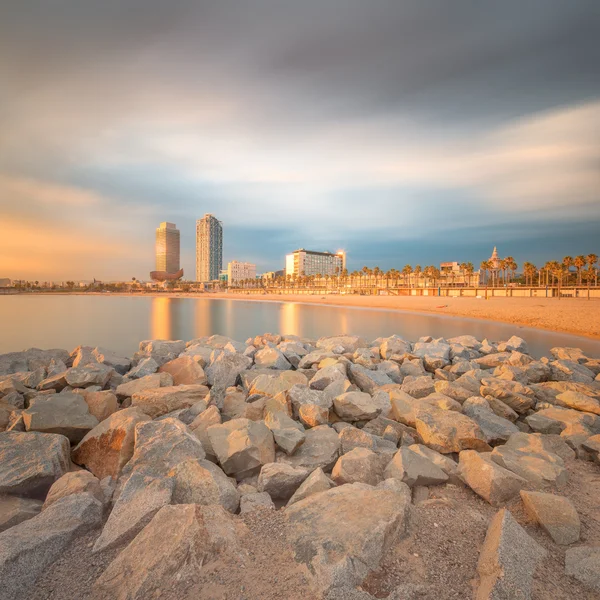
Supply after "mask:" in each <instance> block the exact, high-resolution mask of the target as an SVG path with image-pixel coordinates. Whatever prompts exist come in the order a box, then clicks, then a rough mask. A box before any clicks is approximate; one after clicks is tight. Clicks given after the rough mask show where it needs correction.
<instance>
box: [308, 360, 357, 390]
mask: <svg viewBox="0 0 600 600" xmlns="http://www.w3.org/2000/svg"><path fill="white" fill-rule="evenodd" d="M346 381H348V377H347V374H346V365H345V364H343V363H340V362H336V363H335V364H332V365H328V366H326V367H323V368H322V369H319V370H318V371H317V372H316V373H315V375H314V377H313V378H312V379H311V380H310V382H309V384H308V385H309V386H310V388H311V389H313V390H324V389H326V388H327V387H328V386H330V385H331V384H332V383H335V382H346Z"/></svg>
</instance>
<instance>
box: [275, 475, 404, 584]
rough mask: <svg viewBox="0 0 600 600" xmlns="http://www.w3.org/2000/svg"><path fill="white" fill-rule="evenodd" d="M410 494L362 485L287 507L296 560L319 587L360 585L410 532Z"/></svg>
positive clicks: (313, 497)
mask: <svg viewBox="0 0 600 600" xmlns="http://www.w3.org/2000/svg"><path fill="white" fill-rule="evenodd" d="M409 510H410V496H409V497H408V498H407V497H406V496H405V495H402V494H400V493H397V492H395V491H391V490H386V489H375V488H372V487H370V486H366V485H364V484H358V483H355V484H350V485H343V486H340V487H337V488H333V489H331V490H328V491H324V492H321V493H317V494H313V495H311V496H309V497H307V498H304V499H303V500H301V501H299V502H296V503H294V504H293V505H292V506H290V507H288V508H286V510H285V513H284V514H285V517H286V520H287V522H288V524H289V534H288V536H289V539H290V542H291V544H292V548H293V551H294V553H295V557H296V560H297V561H298V562H300V563H303V564H305V565H306V566H307V567H308V569H309V572H310V574H311V575H312V578H313V581H314V583H315V584H316V587H317V589H318V590H319V591H321V592H323V593H326V592H327V591H329V590H330V589H332V588H336V587H345V586H348V585H350V586H355V585H358V584H360V583H361V582H362V581H363V580H364V579H365V577H366V576H367V575H368V573H369V571H371V570H374V569H376V568H377V567H378V566H379V563H380V561H381V559H382V558H383V556H384V555H385V553H386V552H387V550H388V549H389V548H390V547H391V545H392V544H394V543H395V542H396V540H397V539H398V538H399V537H400V536H401V535H402V534H403V533H404V532H405V531H406V528H407V521H408V513H409Z"/></svg>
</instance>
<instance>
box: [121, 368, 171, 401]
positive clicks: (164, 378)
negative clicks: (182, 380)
mask: <svg viewBox="0 0 600 600" xmlns="http://www.w3.org/2000/svg"><path fill="white" fill-rule="evenodd" d="M172 385H173V377H172V376H171V374H170V373H152V375H146V376H145V377H140V378H138V379H132V380H131V381H125V382H124V383H121V384H120V385H118V386H117V389H116V390H115V394H116V395H117V398H119V399H121V400H123V399H125V398H131V396H133V394H135V393H136V392H145V391H146V390H153V389H156V388H159V387H169V386H172Z"/></svg>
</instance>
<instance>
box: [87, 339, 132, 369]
mask: <svg viewBox="0 0 600 600" xmlns="http://www.w3.org/2000/svg"><path fill="white" fill-rule="evenodd" d="M92 355H93V356H94V357H95V358H96V360H97V361H98V362H99V363H100V364H103V365H106V366H107V367H112V368H113V369H114V370H115V371H116V372H117V373H119V374H120V375H125V373H127V371H129V369H130V368H131V360H130V359H129V358H126V357H124V356H119V355H118V354H117V353H116V352H113V351H112V350H107V349H106V348H101V347H100V346H98V347H96V348H94V350H93V351H92Z"/></svg>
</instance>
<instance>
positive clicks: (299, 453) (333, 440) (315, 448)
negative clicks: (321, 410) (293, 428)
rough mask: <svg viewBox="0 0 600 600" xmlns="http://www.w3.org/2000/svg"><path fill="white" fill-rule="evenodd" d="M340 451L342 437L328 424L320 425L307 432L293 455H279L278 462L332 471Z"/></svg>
mask: <svg viewBox="0 0 600 600" xmlns="http://www.w3.org/2000/svg"><path fill="white" fill-rule="evenodd" d="M339 453H340V439H339V437H338V434H337V433H336V432H335V430H334V429H332V428H331V427H329V426H328V425H319V426H318V427H313V428H312V429H307V430H306V432H305V438H304V443H303V444H302V445H301V446H300V447H299V448H298V449H297V450H296V452H295V453H294V454H293V455H292V456H287V455H285V454H282V455H278V456H277V461H278V462H285V463H287V464H290V465H292V466H294V467H302V468H306V469H309V470H313V469H316V468H318V467H320V468H322V469H323V470H324V471H330V470H331V469H332V468H333V465H334V464H335V461H336V460H337V459H338V456H339Z"/></svg>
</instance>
